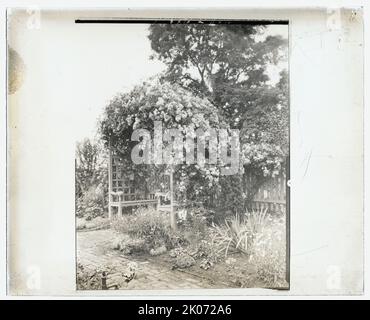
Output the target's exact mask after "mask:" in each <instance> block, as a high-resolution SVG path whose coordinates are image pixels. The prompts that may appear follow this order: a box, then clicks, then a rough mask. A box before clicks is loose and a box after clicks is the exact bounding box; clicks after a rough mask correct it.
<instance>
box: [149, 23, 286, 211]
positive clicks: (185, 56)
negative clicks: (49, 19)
mask: <svg viewBox="0 0 370 320" xmlns="http://www.w3.org/2000/svg"><path fill="white" fill-rule="evenodd" d="M263 32H264V27H262V26H252V25H216V26H215V25H210V24H187V25H184V24H154V25H151V26H150V34H149V39H150V41H151V46H152V49H153V51H154V52H155V53H154V55H153V58H157V59H159V60H161V61H163V62H164V63H165V64H166V65H167V66H168V68H167V71H166V73H165V74H164V76H163V77H164V78H165V79H167V80H168V81H170V82H172V83H178V84H179V85H181V86H182V87H185V88H188V89H190V90H192V91H193V92H194V93H195V94H196V95H200V96H202V97H206V98H208V99H209V100H210V101H211V102H212V103H213V104H214V105H215V106H216V107H217V109H218V112H219V115H220V118H222V119H224V121H225V122H227V124H228V125H229V126H230V127H231V128H238V129H240V130H241V145H242V153H241V161H242V163H243V164H244V168H243V169H244V170H245V172H253V174H254V175H256V179H255V180H254V181H255V182H256V183H254V184H253V185H250V184H249V185H248V184H246V183H245V181H244V180H245V179H242V178H241V177H223V179H222V183H221V188H222V190H223V191H222V192H221V197H220V199H223V198H225V197H223V195H225V193H226V190H228V189H233V190H234V192H233V197H232V199H229V198H227V197H226V198H225V199H223V200H222V201H221V202H220V204H223V205H224V206H225V207H230V206H232V207H234V208H240V199H243V198H245V197H246V196H245V195H246V194H247V200H251V199H252V198H253V195H254V192H255V191H256V190H257V189H258V187H259V186H260V185H261V184H263V183H264V181H265V180H266V179H268V178H269V177H271V176H274V175H276V174H278V173H279V172H281V171H283V170H284V165H283V163H284V161H285V159H286V156H287V154H288V115H289V109H288V77H287V72H286V71H283V72H282V73H281V75H280V76H281V77H280V81H279V83H278V84H277V85H275V86H272V85H270V84H269V83H268V80H269V78H268V75H267V73H266V70H267V67H268V66H269V65H270V64H276V63H278V62H279V61H280V60H281V59H283V58H286V55H287V52H286V48H287V41H286V40H285V39H283V38H282V37H280V36H267V37H265V39H263V40H258V36H259V35H261V34H262V33H263ZM244 178H245V177H244ZM246 188H247V189H246Z"/></svg>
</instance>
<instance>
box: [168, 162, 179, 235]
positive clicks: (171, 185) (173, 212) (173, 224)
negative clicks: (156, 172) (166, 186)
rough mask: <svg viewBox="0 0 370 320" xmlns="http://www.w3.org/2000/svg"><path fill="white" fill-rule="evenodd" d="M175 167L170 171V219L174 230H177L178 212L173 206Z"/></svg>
mask: <svg viewBox="0 0 370 320" xmlns="http://www.w3.org/2000/svg"><path fill="white" fill-rule="evenodd" d="M173 198H174V197H173V168H171V171H170V201H171V204H170V219H171V220H170V221H171V228H172V229H173V230H177V222H176V212H175V210H174V208H173V201H174V200H173Z"/></svg>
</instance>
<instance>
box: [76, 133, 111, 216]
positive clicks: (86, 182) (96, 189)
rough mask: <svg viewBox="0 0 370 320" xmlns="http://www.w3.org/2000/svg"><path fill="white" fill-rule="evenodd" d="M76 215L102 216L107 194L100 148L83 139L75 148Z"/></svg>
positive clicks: (102, 155)
mask: <svg viewBox="0 0 370 320" xmlns="http://www.w3.org/2000/svg"><path fill="white" fill-rule="evenodd" d="M75 174H76V201H77V215H78V216H88V217H90V218H93V217H96V216H98V215H103V214H104V210H105V209H106V203H105V200H104V199H105V196H106V194H107V192H108V181H107V166H106V159H105V155H104V153H103V150H102V148H101V146H100V145H99V144H98V143H97V142H94V141H91V140H90V139H84V140H83V141H82V142H79V143H77V146H76V170H75Z"/></svg>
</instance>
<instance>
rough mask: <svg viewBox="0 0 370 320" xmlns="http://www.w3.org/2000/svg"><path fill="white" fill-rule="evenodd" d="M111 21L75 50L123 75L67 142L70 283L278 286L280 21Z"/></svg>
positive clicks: (283, 266)
mask: <svg viewBox="0 0 370 320" xmlns="http://www.w3.org/2000/svg"><path fill="white" fill-rule="evenodd" d="M105 22H106V21H99V20H97V21H85V20H77V21H76V23H77V24H78V27H81V28H95V29H96V28H101V32H100V35H101V36H102V37H103V36H104V33H105V32H109V30H110V29H109V28H112V27H111V26H110V25H109V26H108V28H107V27H106V24H105ZM110 22H112V21H110ZM113 28H115V30H116V31H117V29H119V33H120V34H121V35H122V37H120V38H119V39H117V43H116V42H115V43H109V42H107V41H105V42H104V43H101V45H102V46H104V51H107V52H112V51H116V52H115V54H114V55H113V54H107V55H101V54H100V51H98V52H97V51H95V50H94V48H91V51H90V48H89V47H88V46H87V47H86V44H85V50H88V51H89V52H90V53H89V55H90V57H88V58H87V59H88V61H87V62H86V63H89V62H93V64H94V66H93V65H91V68H99V67H101V68H104V65H106V60H107V59H115V60H114V61H110V65H111V64H113V65H115V64H117V66H118V65H120V67H119V68H120V70H123V71H124V73H122V74H121V76H120V77H116V78H113V77H112V78H111V79H110V78H108V79H106V80H105V82H106V88H103V89H105V90H103V89H102V90H101V89H100V88H96V90H95V92H91V93H89V94H91V95H93V96H94V97H97V99H99V100H103V99H104V98H105V99H106V101H107V102H106V103H105V104H101V105H100V104H99V105H96V107H95V108H94V110H92V111H91V114H93V115H96V118H93V117H90V116H88V115H87V118H86V121H87V120H88V119H89V120H90V118H91V123H89V124H91V128H93V129H92V130H91V134H90V135H86V136H84V137H82V139H81V140H80V141H77V144H76V159H75V160H76V162H75V163H76V168H75V174H76V189H75V199H76V241H77V252H76V255H77V265H76V268H77V271H76V274H77V279H76V286H77V290H109V289H122V290H124V289H140V290H145V289H222V288H275V289H288V288H289V263H288V262H289V256H288V247H289V229H288V227H289V225H288V221H289V217H288V216H289V205H288V197H287V180H288V174H289V103H288V97H289V87H288V83H289V70H288V23H287V22H286V21H260V22H259V21H248V20H244V21H220V20H215V21H211V20H204V21H201V20H199V21H197V20H192V21H186V20H164V21H160V20H159V21H158V20H157V21H153V22H152V23H150V22H149V23H148V22H144V23H143V22H141V21H139V20H137V21H134V22H131V21H129V20H126V21H121V20H118V21H116V24H115V25H114V26H113ZM94 43H95V45H96V44H100V40H99V39H96V38H95V39H94ZM95 64H97V65H98V66H95ZM86 76H89V75H86ZM113 88H120V89H119V90H116V92H113V91H114V90H112V89H113ZM108 89H109V90H108ZM109 91H110V92H113V94H112V95H111V96H108V95H107V92H109ZM81 98H82V99H83V97H81Z"/></svg>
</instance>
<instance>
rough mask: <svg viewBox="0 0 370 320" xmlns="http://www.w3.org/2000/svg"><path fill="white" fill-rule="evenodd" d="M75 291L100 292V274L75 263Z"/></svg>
mask: <svg viewBox="0 0 370 320" xmlns="http://www.w3.org/2000/svg"><path fill="white" fill-rule="evenodd" d="M76 283H77V290H101V289H102V282H101V274H100V273H99V271H98V270H96V269H91V268H86V267H85V266H83V265H82V264H81V263H77V279H76Z"/></svg>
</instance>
